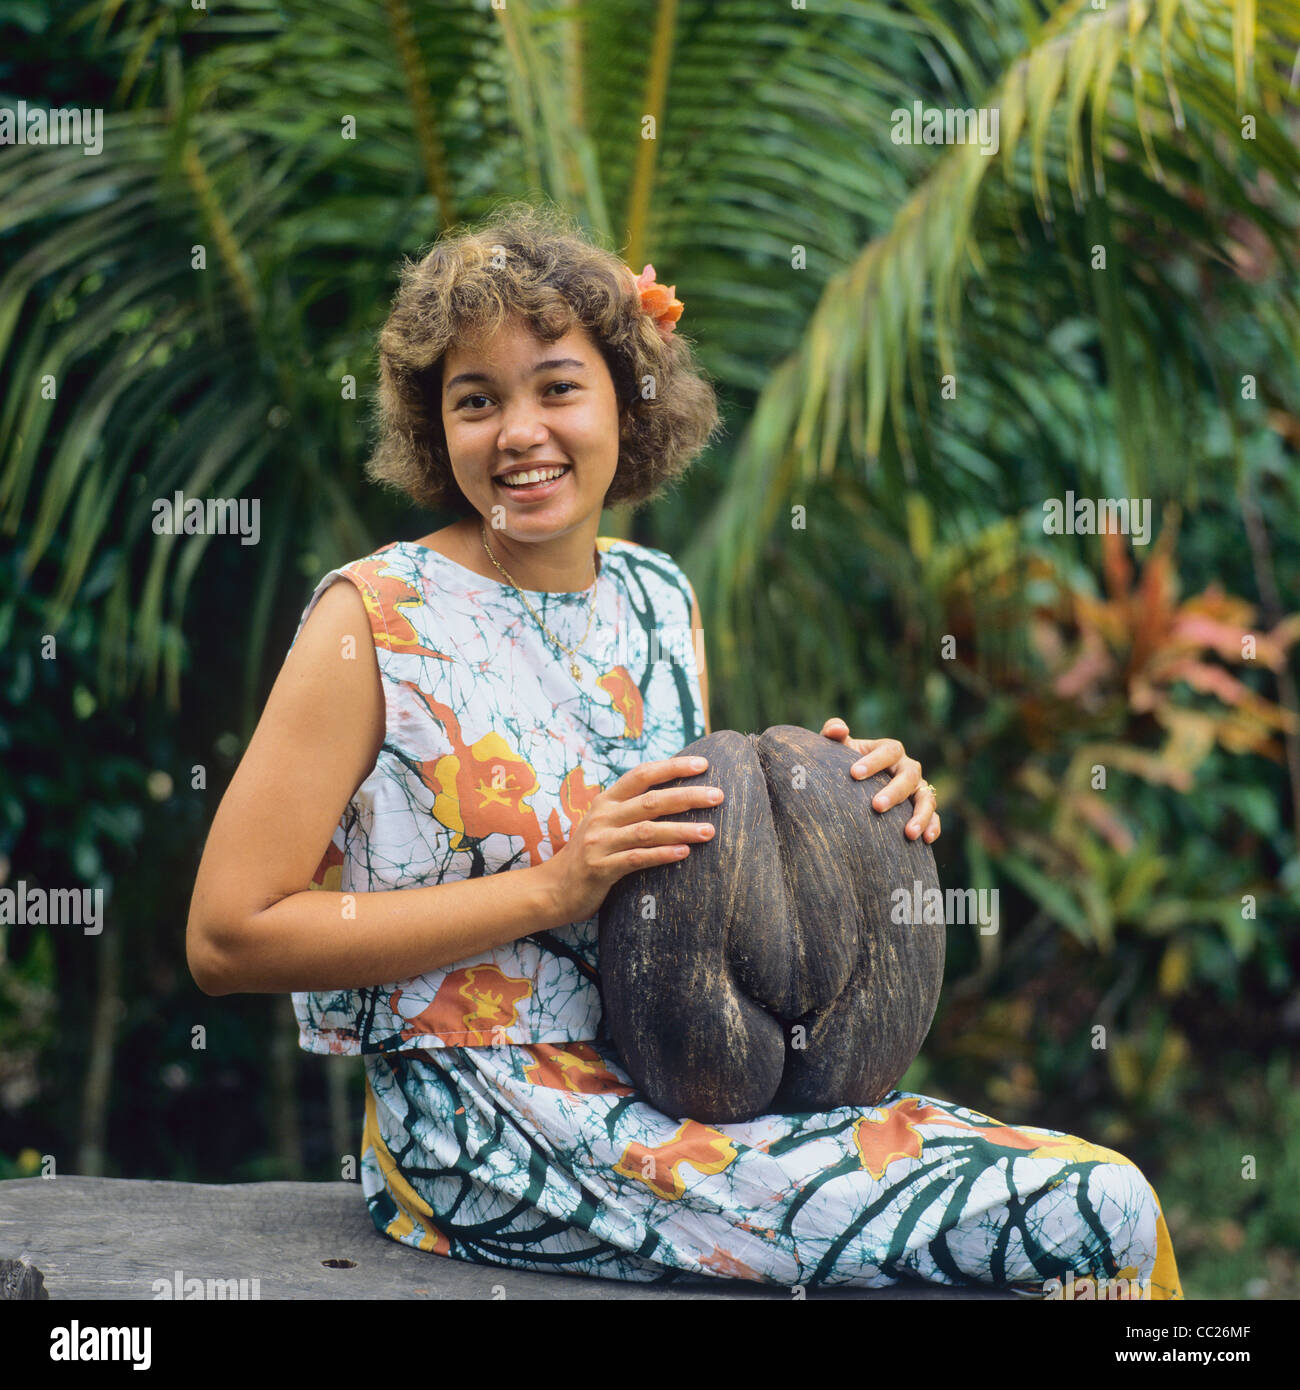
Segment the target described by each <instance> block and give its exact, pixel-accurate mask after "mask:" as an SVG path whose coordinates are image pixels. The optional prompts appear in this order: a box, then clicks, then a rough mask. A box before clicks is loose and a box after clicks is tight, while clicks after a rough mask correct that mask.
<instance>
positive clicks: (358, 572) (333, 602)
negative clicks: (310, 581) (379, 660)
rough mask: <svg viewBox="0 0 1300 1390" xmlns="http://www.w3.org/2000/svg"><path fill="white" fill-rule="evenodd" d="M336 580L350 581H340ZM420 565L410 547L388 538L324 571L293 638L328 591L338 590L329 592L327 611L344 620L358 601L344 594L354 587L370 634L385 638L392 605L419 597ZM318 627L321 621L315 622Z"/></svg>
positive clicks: (297, 635) (296, 638)
mask: <svg viewBox="0 0 1300 1390" xmlns="http://www.w3.org/2000/svg"><path fill="white" fill-rule="evenodd" d="M339 580H347V581H349V582H348V583H346V584H339V583H338V581H339ZM418 584H419V564H418V560H417V559H416V557H415V556H413V555H412V553H411V549H410V547H409V546H406V545H404V544H403V543H402V542H400V541H390V542H389V543H388V544H387V545H381V546H379V547H378V548H377V549H375V550H372V551H371V552H370V553H369V554H368V555H362V556H360V557H359V558H358V559H355V560H349V561H347V562H346V563H344V564H341V565H336V566H335V567H334V568H333V569H331V570H329V571H327V572H326V574H325V575H324V576H323V577H322V578H321V580H320V581H319V582H318V583H317V584H316V586H315V588H314V589H313V590H312V593H311V596H310V598H309V599H308V600H307V604H306V607H305V608H304V609H303V611H302V617H301V618H300V619H299V620H298V630H297V632H296V633H295V634H294V641H295V642H296V641H297V640H298V637H299V636H300V635H301V633H302V631H303V629H304V627H305V626H306V623H307V620H308V618H309V617H311V615H312V614H313V613H314V612H315V611H316V610H317V608H318V607H319V606H320V604H321V603H322V601H324V599H325V595H326V594H327V593H328V592H329V591H331V590H341V591H343V592H342V593H341V594H340V593H334V594H331V597H330V599H329V604H328V608H327V611H328V612H330V613H332V614H333V615H334V622H337V621H343V622H347V615H348V614H350V613H355V612H356V611H357V600H355V599H352V600H350V599H349V598H348V597H347V591H348V590H349V589H352V590H355V591H356V594H357V595H358V596H359V600H360V604H361V606H363V607H364V610H365V615H366V618H367V621H368V623H369V626H370V630H371V633H372V634H373V635H374V636H375V637H376V638H379V639H381V640H382V639H384V638H386V637H387V634H388V629H389V621H390V617H391V615H392V613H393V610H394V609H395V607H396V606H397V605H398V604H399V603H402V602H403V601H406V602H408V603H409V602H410V601H411V600H412V599H418V597H419V592H420V591H419V587H418ZM317 626H321V624H319V623H317ZM331 626H333V623H331Z"/></svg>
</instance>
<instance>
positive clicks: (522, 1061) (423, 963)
mask: <svg viewBox="0 0 1300 1390" xmlns="http://www.w3.org/2000/svg"><path fill="white" fill-rule="evenodd" d="M681 308H682V306H681V303H680V301H678V300H676V299H674V298H673V295H672V291H671V290H665V289H664V288H663V287H662V286H658V285H656V284H654V283H653V270H652V268H651V267H647V268H646V271H645V272H643V274H642V276H641V277H639V278H638V277H635V276H634V275H633V274H632V272H631V270H630V269H629V268H628V267H627V266H625V265H623V263H622V262H621V261H620V260H619V259H618V258H617V257H616V256H614V255H612V254H610V253H608V252H606V251H604V250H601V249H599V248H597V247H595V246H593V245H591V244H590V243H589V242H588V241H587V240H586V239H585V238H584V237H583V236H582V235H580V234H579V233H577V232H575V231H574V230H573V229H572V228H571V227H570V226H569V225H567V224H565V223H563V222H562V221H561V220H560V219H559V218H558V217H557V215H556V214H554V213H547V212H544V211H542V210H540V209H535V208H530V207H528V206H527V205H515V206H513V207H510V208H508V209H505V210H504V211H503V212H502V213H501V214H500V215H499V216H498V217H497V218H496V219H495V220H493V221H492V222H491V223H489V224H488V225H487V226H486V227H484V228H483V229H481V230H479V231H478V232H475V233H464V234H461V235H455V236H451V235H448V236H446V237H444V238H443V240H441V241H440V242H439V243H438V244H437V245H435V246H434V248H433V250H432V251H431V252H430V253H429V254H428V256H426V257H425V258H424V259H423V260H422V261H420V262H418V263H414V262H408V263H407V265H406V266H405V267H404V270H403V276H402V283H401V288H400V290H399V293H398V295H397V297H396V300H395V302H394V305H393V308H392V312H391V314H390V317H389V319H388V322H387V324H386V325H385V327H384V329H383V332H382V334H381V336H380V341H379V346H380V360H381V383H380V386H381V405H382V435H381V438H380V440H379V443H378V447H377V449H376V452H375V454H374V456H373V458H372V459H371V461H370V465H369V471H370V473H371V476H372V477H373V478H375V479H377V480H379V481H382V482H384V483H386V484H388V485H391V486H394V487H397V488H399V489H400V490H402V491H403V492H404V493H405V494H406V495H408V496H409V497H411V498H412V499H413V500H415V501H416V502H417V503H419V504H420V505H423V506H429V507H443V508H449V509H451V510H452V511H454V512H456V513H458V514H459V519H458V520H456V521H454V522H453V523H452V524H450V525H448V526H445V527H443V528H442V529H441V530H438V531H436V532H433V533H432V534H430V535H427V536H424V537H422V538H421V539H420V540H419V541H411V542H405V541H400V542H394V543H391V544H389V545H386V546H383V547H381V548H380V549H379V550H377V551H375V552H374V553H373V554H371V555H369V556H366V557H364V558H363V559H360V560H356V561H354V562H352V563H351V564H348V565H344V566H342V567H340V568H339V569H336V570H332V571H331V572H330V573H329V574H327V575H326V576H325V577H324V579H322V580H321V582H320V584H319V585H317V587H316V590H315V592H314V593H313V595H312V597H311V601H310V602H309V603H308V605H307V608H306V610H305V611H304V614H303V619H302V622H301V623H300V624H299V628H298V633H297V635H296V637H295V639H294V644H293V646H292V648H291V650H290V652H289V654H288V656H287V658H286V660H285V663H284V667H283V670H282V671H281V673H280V675H279V677H278V679H277V681H276V683H275V686H274V688H273V690H272V692H271V695H270V697H269V699H268V701H267V705H266V709H265V712H264V713H263V716H262V719H261V721H260V723H259V725H258V727H257V730H256V732H255V734H254V736H253V739H252V741H251V742H250V744H249V747H248V750H247V752H246V754H245V756H244V758H243V760H242V762H241V763H240V766H239V768H238V770H237V771H236V773H235V776H234V778H233V780H232V781H231V784H230V787H229V788H228V790H227V792H226V795H225V797H224V798H223V800H222V803H221V806H220V808H219V810H218V812H217V816H216V819H215V821H214V824H213V827H212V832H211V835H210V837H209V840H208V843H207V846H206V848H205V851H204V856H203V861H202V863H201V865H200V868H199V873H198V878H197V882H196V885H195V890H194V899H193V903H192V906H191V912H190V921H189V927H188V955H189V961H190V967H191V970H192V971H193V973H194V976H195V979H196V981H197V982H198V984H199V986H200V988H201V989H203V990H204V991H205V992H206V993H208V994H227V993H231V992H234V991H240V990H244V991H249V990H251V991H278V990H284V991H290V992H292V993H293V998H294V1006H295V1010H296V1013H297V1017H298V1020H299V1024H300V1030H301V1031H300V1043H301V1045H302V1046H303V1047H304V1048H305V1049H307V1050H308V1051H312V1052H323V1053H348V1054H354V1055H355V1054H360V1055H361V1056H363V1057H364V1060H365V1071H366V1108H365V1121H364V1129H363V1136H362V1165H361V1175H362V1188H363V1190H364V1192H365V1196H366V1200H367V1203H368V1205H369V1210H370V1214H371V1217H372V1218H373V1220H374V1223H375V1226H376V1227H377V1229H378V1230H379V1231H381V1232H383V1233H385V1234H386V1235H388V1236H390V1237H391V1238H393V1239H395V1240H398V1241H401V1242H403V1243H405V1244H408V1245H413V1246H416V1247H417V1248H419V1249H422V1250H427V1251H432V1252H435V1253H438V1254H441V1255H448V1256H451V1257H453V1258H456V1259H462V1260H470V1261H475V1262H479V1263H487V1264H498V1265H503V1266H513V1267H516V1268H522V1269H535V1270H567V1271H576V1272H580V1273H585V1274H594V1275H602V1276H605V1277H610V1278H616V1279H626V1280H634V1281H661V1282H672V1281H675V1280H679V1279H692V1278H694V1279H699V1278H701V1277H703V1278H705V1279H708V1278H710V1277H716V1276H726V1277H735V1278H742V1279H751V1280H758V1281H762V1282H768V1283H775V1284H781V1285H786V1286H793V1285H796V1284H802V1285H809V1286H831V1285H847V1284H854V1285H859V1286H865V1287H875V1286H883V1285H888V1284H893V1283H897V1282H899V1281H902V1280H909V1279H910V1280H918V1279H919V1280H927V1281H932V1282H937V1283H945V1284H964V1283H984V1284H997V1285H1003V1286H1010V1287H1016V1288H1020V1289H1023V1290H1024V1291H1026V1292H1029V1293H1034V1294H1038V1295H1043V1294H1045V1293H1046V1294H1048V1295H1049V1296H1050V1295H1051V1294H1052V1293H1053V1292H1054V1291H1055V1290H1056V1289H1058V1288H1059V1287H1060V1283H1059V1281H1060V1280H1063V1279H1067V1278H1068V1277H1069V1276H1073V1277H1074V1279H1075V1280H1086V1279H1088V1278H1092V1279H1094V1280H1097V1281H1100V1280H1101V1279H1105V1280H1108V1281H1111V1282H1110V1284H1109V1286H1108V1287H1107V1289H1106V1290H1105V1292H1108V1293H1110V1294H1111V1296H1114V1295H1115V1294H1116V1293H1118V1294H1119V1295H1121V1296H1130V1297H1143V1296H1148V1297H1181V1296H1182V1295H1181V1291H1180V1289H1179V1285H1178V1276H1177V1270H1176V1267H1175V1263H1174V1258H1173V1252H1172V1249H1171V1247H1170V1244H1169V1238H1168V1233H1167V1231H1166V1229H1165V1224H1164V1219H1163V1216H1162V1214H1161V1212H1160V1207H1159V1204H1158V1202H1157V1200H1156V1197H1155V1194H1154V1192H1153V1191H1152V1190H1151V1188H1150V1186H1149V1185H1148V1184H1147V1182H1146V1181H1145V1179H1144V1178H1143V1176H1142V1174H1141V1173H1140V1172H1139V1170H1138V1169H1137V1168H1136V1167H1135V1166H1134V1165H1133V1164H1132V1163H1131V1162H1129V1160H1127V1159H1126V1158H1124V1157H1123V1156H1122V1155H1120V1154H1117V1153H1115V1152H1113V1151H1111V1150H1109V1149H1103V1148H1099V1147H1096V1146H1094V1145H1091V1144H1087V1143H1085V1142H1084V1141H1082V1140H1080V1139H1077V1138H1075V1137H1073V1136H1071V1135H1065V1134H1060V1133H1058V1132H1055V1131H1050V1130H1043V1129H1032V1128H1025V1127H1022V1128H1020V1129H1012V1128H1009V1127H1007V1126H1003V1125H1000V1124H999V1123H998V1122H997V1121H995V1120H992V1119H990V1118H989V1117H988V1116H985V1115H981V1114H978V1113H977V1112H974V1111H971V1110H967V1109H965V1108H963V1107H961V1106H958V1105H953V1104H950V1103H947V1102H944V1101H939V1100H933V1099H930V1098H928V1097H925V1096H920V1095H915V1094H911V1093H906V1092H902V1091H894V1092H892V1093H891V1094H890V1095H889V1096H888V1097H887V1098H886V1099H885V1101H884V1102H883V1103H882V1104H881V1105H880V1106H877V1107H873V1108H869V1109H865V1110H855V1109H853V1108H851V1107H842V1108H839V1109H836V1110H832V1111H829V1112H827V1113H824V1114H801V1115H793V1116H792V1115H771V1116H761V1117H759V1118H758V1119H755V1120H752V1121H750V1122H748V1123H744V1124H724V1125H704V1124H700V1123H697V1122H695V1121H693V1120H690V1119H687V1118H684V1117H679V1116H668V1115H664V1114H661V1113H660V1112H659V1111H657V1110H656V1109H655V1108H654V1107H653V1106H652V1105H650V1104H649V1102H648V1101H646V1100H645V1099H643V1098H642V1097H640V1096H639V1095H638V1094H637V1091H636V1088H635V1086H634V1084H633V1083H632V1081H631V1078H630V1077H629V1076H628V1074H627V1073H626V1071H625V1070H624V1069H623V1067H622V1065H621V1064H620V1061H619V1059H618V1056H617V1055H616V1053H615V1052H614V1051H613V1050H612V1047H611V1045H610V1042H609V1039H608V1035H607V1034H606V1033H604V1031H603V1028H602V1018H601V1006H600V995H599V985H598V979H599V976H598V962H597V949H596V948H597V934H596V920H595V919H596V913H597V911H598V909H599V907H600V904H601V902H602V901H603V899H604V897H605V895H606V893H607V892H608V891H609V889H610V887H611V886H612V885H613V884H614V883H615V882H617V881H618V880H619V879H620V878H622V877H623V876H624V875H625V874H627V873H630V872H632V871H633V870H635V869H638V868H641V867H644V866H647V865H651V864H659V863H665V862H670V861H672V860H673V859H679V858H681V857H683V856H685V855H687V854H689V853H690V852H691V847H692V845H697V844H698V843H699V842H701V841H702V840H707V838H708V835H709V834H710V828H709V827H707V826H703V825H700V824H697V823H692V822H689V821H679V820H674V819H673V817H674V815H678V814H680V813H682V812H684V811H686V810H688V809H689V808H691V807H696V806H702V805H707V804H716V802H717V801H719V800H721V795H722V794H721V792H720V791H718V790H717V789H714V788H709V787H707V786H699V785H696V786H693V787H684V788H679V789H669V788H664V787H663V786H662V784H663V783H665V782H670V781H672V780H674V779H677V778H681V777H684V776H687V775H689V774H692V773H694V772H695V771H696V769H695V768H694V767H692V766H688V765H687V763H686V760H684V759H682V758H679V757H677V756H676V755H677V753H678V751H679V750H680V749H681V748H683V747H684V746H685V745H687V744H689V743H691V742H692V741H694V740H695V739H697V738H699V737H700V736H701V735H702V734H703V733H706V732H709V719H708V710H707V677H706V673H705V669H704V664H703V660H702V656H703V652H702V648H700V649H699V655H700V657H701V659H700V660H699V662H698V663H696V662H695V661H694V660H693V659H691V657H690V648H691V643H690V642H689V640H688V641H687V642H686V643H685V644H684V646H683V645H682V644H681V643H680V642H676V643H674V641H673V637H674V634H675V635H677V636H678V637H680V636H681V635H682V634H690V633H691V632H693V631H698V629H699V627H700V614H699V608H698V605H697V603H696V601H695V595H694V593H693V591H692V589H691V587H690V585H689V583H688V582H687V580H686V577H685V576H684V575H683V574H682V572H681V570H680V569H679V568H678V567H677V565H676V564H675V563H674V562H673V561H672V559H671V558H670V557H669V556H668V555H666V554H665V553H663V552H662V551H659V550H654V549H650V548H647V547H643V546H638V545H635V544H632V543H631V542H627V541H622V540H614V539H609V538H605V537H598V536H597V534H596V531H597V527H598V523H599V518H600V513H601V509H602V507H604V506H608V505H612V504H614V503H617V502H634V503H635V502H644V501H646V500H648V499H649V498H651V497H652V496H655V495H657V494H658V493H660V492H661V491H662V490H663V487H664V485H665V484H666V483H668V482H670V481H671V480H672V479H673V478H675V477H677V476H679V475H680V474H681V473H682V472H683V471H684V469H685V468H686V466H687V465H688V463H689V462H690V460H691V459H692V458H693V457H695V456H696V455H697V454H698V453H699V452H700V450H701V449H702V448H703V447H704V445H705V444H706V443H707V441H708V439H709V438H710V437H711V435H712V434H713V433H714V431H715V430H716V428H717V422H718V421H717V412H716V405H715V401H714V397H713V392H712V390H711V388H710V387H709V385H708V384H707V382H706V380H705V379H704V377H703V375H702V374H701V373H700V371H699V369H698V368H697V367H696V366H695V364H694V362H693V359H692V355H691V351H690V348H689V346H688V345H687V343H686V342H685V340H684V339H683V338H682V336H681V335H680V334H677V333H676V332H675V331H674V324H675V322H676V319H677V317H678V316H679V315H680V313H681ZM340 579H343V580H346V581H348V582H345V583H339V582H336V581H338V580H340ZM665 653H667V654H665ZM678 653H682V659H681V660H679V659H677V654H678ZM821 732H822V733H823V734H824V735H825V736H826V737H828V738H834V739H839V740H841V741H844V742H846V743H847V744H848V745H849V746H850V747H852V748H854V749H855V750H856V751H858V752H861V753H865V755H866V756H865V757H863V759H862V760H861V762H860V763H859V764H858V765H857V766H856V767H855V769H854V774H853V775H855V776H859V777H864V776H869V775H871V774H872V773H874V772H877V771H880V770H881V769H884V768H888V769H890V770H891V771H892V772H893V773H894V774H895V776H894V779H893V781H892V782H891V783H890V784H889V786H888V787H887V788H886V789H885V790H884V791H883V792H881V793H880V794H879V795H877V796H876V797H875V798H874V800H873V805H874V806H875V807H876V809H877V810H880V811H883V810H886V809H888V807H889V806H892V805H894V804H895V803H897V802H900V801H902V800H904V799H905V798H907V797H909V796H913V794H914V793H915V795H914V797H913V802H912V804H913V807H914V810H915V816H914V819H913V821H912V822H911V823H910V824H909V826H908V829H907V832H906V833H908V834H909V835H911V836H913V838H915V837H916V836H917V835H920V834H924V835H925V836H926V838H927V840H928V841H932V840H933V839H934V838H935V836H937V835H938V833H939V828H940V827H939V818H938V816H937V815H936V814H935V803H934V798H933V794H932V792H931V790H930V788H929V784H928V783H924V782H922V781H921V778H920V767H919V765H918V764H917V763H916V761H915V760H914V759H911V758H908V757H906V756H905V755H904V753H903V749H902V746H901V744H899V743H898V742H897V741H895V740H892V739H879V740H856V739H851V738H849V736H848V734H849V731H848V728H847V726H846V725H845V724H844V722H843V721H842V720H838V719H832V720H828V721H827V723H826V725H825V727H824V728H823V729H822V731H821ZM864 795H865V790H864ZM711 796H712V797H713V801H712V802H711V801H710V797H711ZM322 852H323V857H322ZM313 870H314V871H315V876H314V879H313ZM506 870H509V871H510V872H505V871H506ZM309 880H311V881H312V885H311V891H308V890H306V889H304V885H305V884H307V883H308V882H309ZM376 982H383V983H376ZM1054 1281H1058V1282H1054ZM1073 1287H1074V1288H1075V1289H1076V1296H1078V1295H1077V1289H1078V1287H1079V1285H1077V1284H1076V1285H1074V1286H1073ZM1085 1287H1093V1286H1087V1285H1085ZM1098 1291H1099V1292H1101V1291H1102V1290H1100V1289H1099V1290H1098Z"/></svg>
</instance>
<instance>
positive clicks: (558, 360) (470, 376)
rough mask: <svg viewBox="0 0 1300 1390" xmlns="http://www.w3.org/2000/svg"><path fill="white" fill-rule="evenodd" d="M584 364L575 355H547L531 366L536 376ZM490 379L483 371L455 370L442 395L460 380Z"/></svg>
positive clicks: (488, 380) (460, 381)
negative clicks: (543, 359) (555, 369)
mask: <svg viewBox="0 0 1300 1390" xmlns="http://www.w3.org/2000/svg"><path fill="white" fill-rule="evenodd" d="M586 365H587V364H586V363H585V362H579V361H578V359H577V358H576V357H548V358H547V359H546V361H545V362H539V363H538V364H537V365H536V366H535V367H534V368H533V375H534V376H536V375H537V373H538V372H549V371H552V370H553V369H554V368H556V367H585V366H586ZM491 380H492V378H491V377H490V376H486V375H485V374H484V373H483V372H457V373H456V375H455V376H454V377H452V379H451V380H450V381H449V382H448V383H447V384H446V386H445V387H443V395H447V394H448V393H449V392H450V391H451V389H452V388H453V387H455V386H459V385H460V384H461V383H462V382H466V381H487V382H490V381H491Z"/></svg>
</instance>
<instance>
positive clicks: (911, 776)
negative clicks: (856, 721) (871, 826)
mask: <svg viewBox="0 0 1300 1390" xmlns="http://www.w3.org/2000/svg"><path fill="white" fill-rule="evenodd" d="M822 734H823V735H824V736H825V737H826V738H833V739H835V740H836V742H838V743H842V744H844V746H845V747H846V748H852V749H853V751H854V752H855V753H863V754H865V755H866V756H865V757H863V758H860V759H859V760H858V761H857V762H856V763H854V764H853V766H852V767H851V768H850V769H849V772H850V774H851V775H852V776H854V777H870V776H871V774H872V773H873V772H884V771H888V772H892V773H893V774H894V780H893V781H892V782H890V783H889V784H888V785H887V786H884V787H882V788H881V789H880V791H878V792H877V793H876V795H875V796H874V797H872V799H871V804H872V806H873V807H874V808H875V809H876V810H877V811H887V810H889V808H890V807H891V806H896V805H897V804H898V803H899V802H900V801H903V800H905V799H906V798H907V797H909V796H912V794H913V793H914V792H915V793H916V795H915V796H913V797H912V807H913V809H914V810H915V812H916V814H915V815H914V816H913V817H912V819H911V820H910V821H908V823H907V829H906V830H905V831H904V834H906V835H907V836H908V838H909V839H912V840H915V839H916V838H917V837H918V836H919V835H920V834H921V833H922V832H924V833H925V841H926V844H932V843H933V842H934V841H935V840H937V839H938V838H939V836H940V834H941V833H942V831H941V828H940V825H939V814H938V812H937V811H936V810H935V800H934V792H933V790H932V789H931V787H930V784H929V783H928V782H926V781H925V780H924V779H923V778H922V776H921V764H920V763H918V762H917V761H916V759H915V758H909V757H908V756H907V754H906V752H905V751H904V749H903V745H902V744H901V743H899V741H898V740H897V739H896V738H850V737H849V726H848V725H847V724H846V723H845V722H844V721H843V720H842V719H839V718H833V719H828V720H827V721H826V723H825V724H823V725H822ZM918 789H919V790H918Z"/></svg>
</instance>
